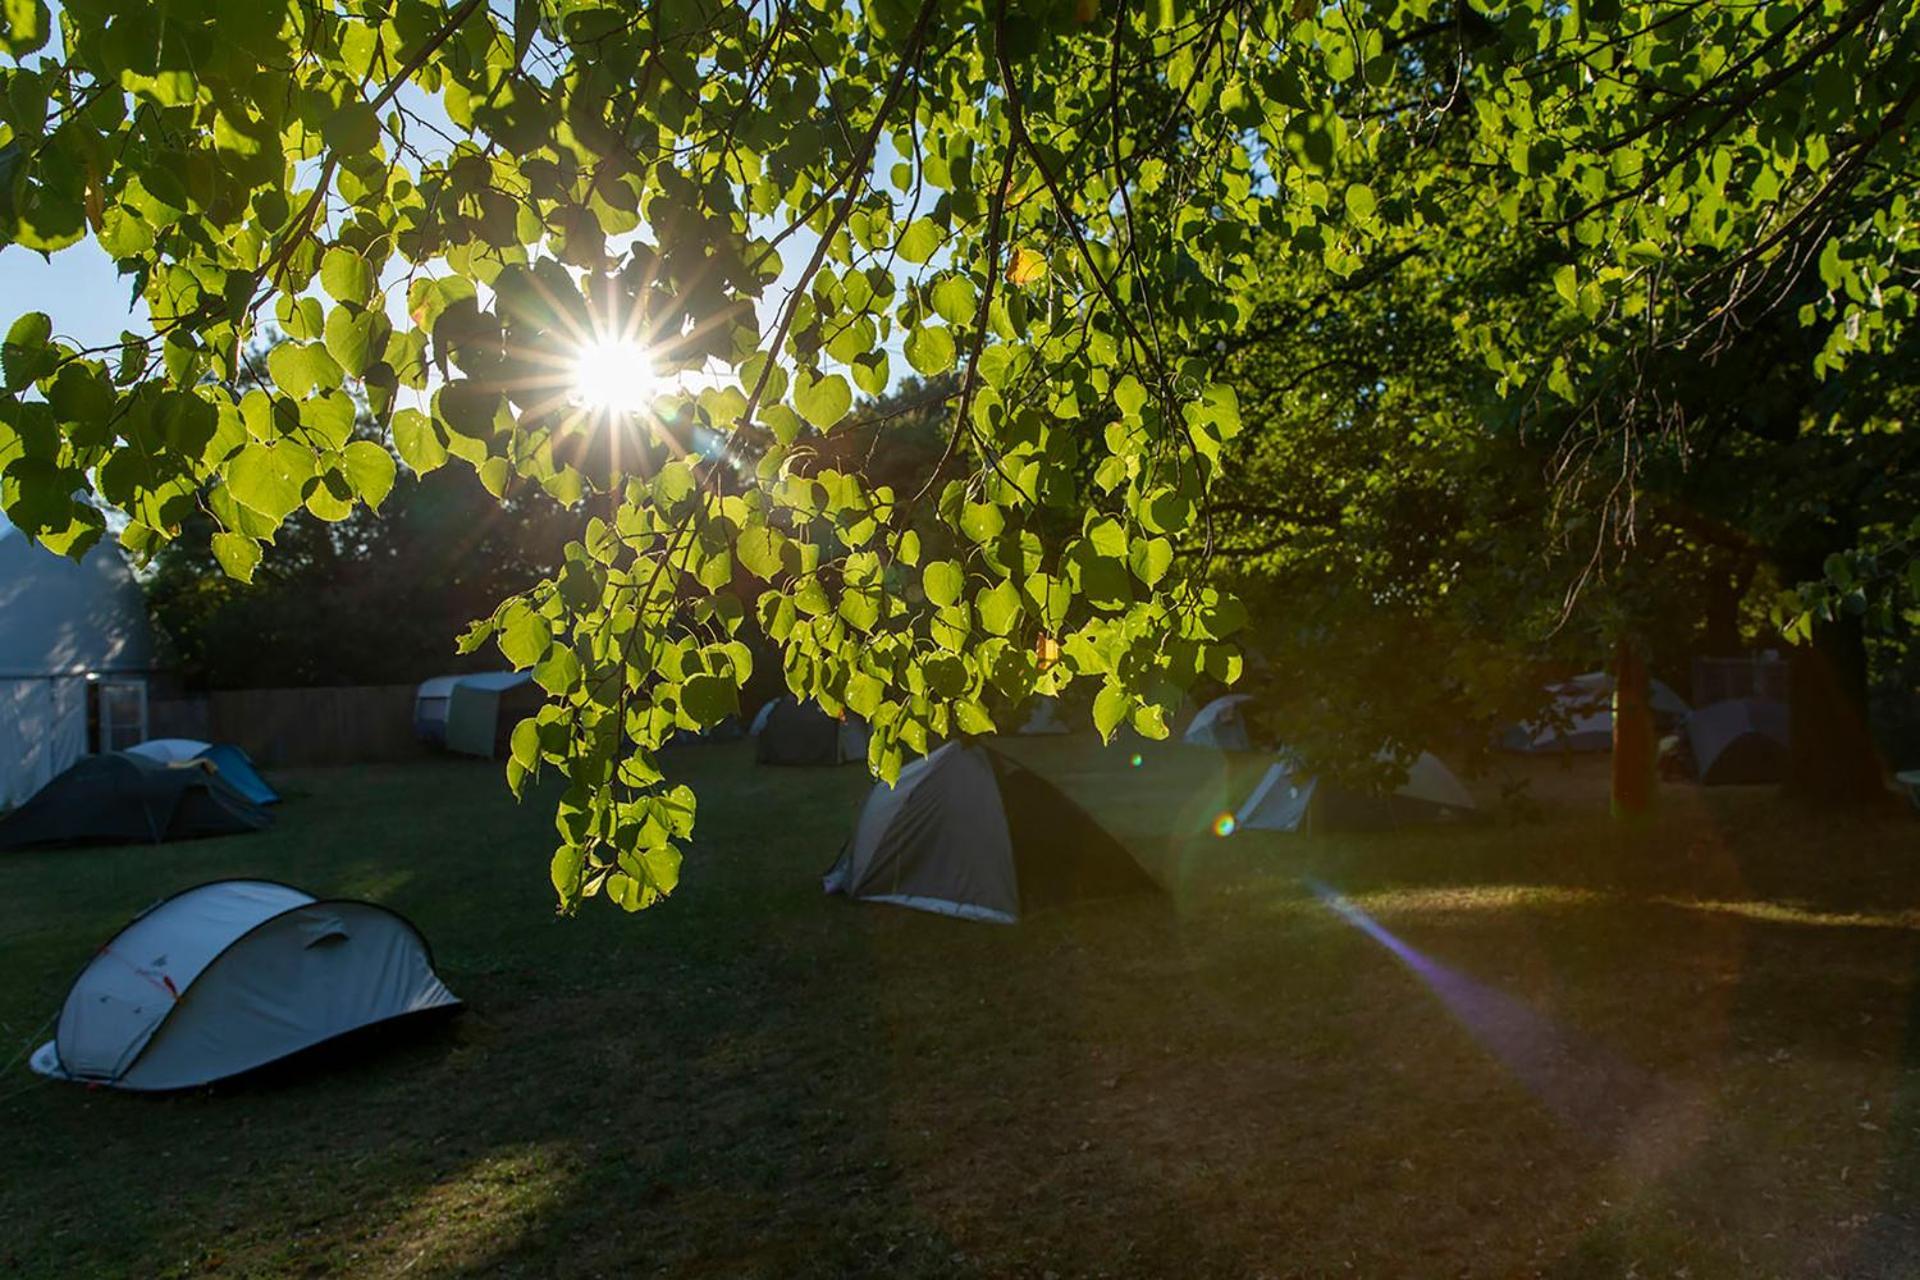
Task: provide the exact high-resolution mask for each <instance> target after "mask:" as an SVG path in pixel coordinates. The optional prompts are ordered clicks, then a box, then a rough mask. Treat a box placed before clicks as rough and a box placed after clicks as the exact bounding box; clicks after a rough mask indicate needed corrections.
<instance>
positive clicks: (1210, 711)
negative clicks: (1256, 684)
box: [1186, 693, 1253, 751]
mask: <svg viewBox="0 0 1920 1280" xmlns="http://www.w3.org/2000/svg"><path fill="white" fill-rule="evenodd" d="M1252 701H1253V696H1252V695H1251V694H1245V693H1229V694H1227V695H1226V696H1225V697H1222V698H1215V699H1214V700H1213V701H1212V702H1209V703H1208V704H1207V705H1206V706H1204V707H1202V708H1200V711H1199V713H1198V714H1196V715H1195V716H1194V717H1193V723H1192V724H1189V725H1188V726H1187V733H1186V741H1187V744H1188V745H1189V746H1195V747H1217V748H1219V749H1220V750H1222V751H1251V750H1253V736H1252V734H1251V733H1250V732H1249V731H1248V729H1247V720H1246V715H1245V711H1246V709H1247V705H1248V704H1249V703H1251V702H1252Z"/></svg>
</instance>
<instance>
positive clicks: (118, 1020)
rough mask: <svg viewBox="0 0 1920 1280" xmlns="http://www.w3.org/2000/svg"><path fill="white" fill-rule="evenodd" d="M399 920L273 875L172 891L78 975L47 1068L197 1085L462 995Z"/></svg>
mask: <svg viewBox="0 0 1920 1280" xmlns="http://www.w3.org/2000/svg"><path fill="white" fill-rule="evenodd" d="M459 1004H460V1001H459V1000H458V999H456V998H455V997H454V995H453V993H452V992H451V991H448V990H447V988H446V985H445V984H444V983H442V982H441V981H440V979H439V977H438V975H436V974H435V973H434V971H433V957H432V955H431V954H430V953H429V952H428V950H427V943H426V940H425V939H424V938H422V937H421V936H420V933H419V931H418V930H416V929H415V928H414V927H413V926H412V925H411V924H409V923H408V922H407V920H406V919H405V918H404V917H402V916H399V915H397V914H395V913H394V912H392V911H389V910H387V909H386V908H385V907H378V906H375V905H373V904H372V903H368V902H351V901H339V900H336V901H321V900H319V899H316V898H314V897H313V896H312V895H311V894H306V893H302V892H301V891H300V890H298V889H295V888H293V887H292V886H290V885H284V884H276V883H274V882H272V881H268V880H221V881H216V882H215V883H213V884H204V885H201V886H199V887H198V888H195V889H188V890H187V891H186V892H184V893H178V894H175V895H174V896H173V897H171V898H167V899H165V900H164V901H162V902H160V903H158V904H157V905H155V906H153V907H151V908H149V909H148V910H147V911H145V912H144V913H142V914H140V915H138V916H135V917H134V918H133V920H132V922H131V923H129V924H128V925H127V926H126V927H125V928H123V929H121V930H120V932H119V933H117V934H115V935H114V936H113V937H112V938H111V939H109V940H108V942H107V944H106V945H105V946H103V947H101V948H100V949H99V950H98V951H96V952H95V953H94V955H93V958H92V959H91V960H89V961H88V962H87V966H86V968H84V969H82V970H81V971H80V976H79V977H78V978H76V979H74V982H73V986H72V988H71V989H70V990H69V991H68V992H67V998H66V1002H65V1003H64V1004H63V1005H62V1006H61V1007H60V1017H59V1021H58V1023H57V1024H56V1026H55V1030H54V1037H53V1039H51V1040H49V1041H48V1042H47V1043H45V1044H43V1045H41V1046H40V1048H39V1049H38V1050H37V1051H36V1052H35V1053H34V1055H33V1058H32V1063H33V1069H34V1070H35V1071H38V1072H40V1073H41V1074H42V1075H47V1076H53V1077H55V1078H58V1079H63V1080H77V1081H82V1082H85V1083H88V1084H98V1085H110V1086H112V1087H114V1088H118V1089H134V1090H146V1091H153V1090H166V1089H191V1088H195V1087H197V1086H200V1085H206V1084H211V1083H213V1082H214V1081H216V1080H224V1079H226V1078H228V1077H230V1076H236V1075H239V1074H241V1073H242V1072H245V1071H251V1070H253V1069H255V1068H257V1067H263V1066H266V1065H267V1064H268V1063H271V1062H277V1061H279V1060H280V1059H282V1058H285V1057H287V1056H288V1055H290V1054H294V1053H298V1052H300V1051H301V1050H303V1049H311V1048H313V1047H314V1046H315V1045H319V1044H323V1043H325V1042H326V1041H328V1040H332V1039H334V1038H336V1037H339V1036H343V1035H346V1034H347V1033H348V1032H352V1031H358V1030H361V1029H362V1028H365V1027H370V1026H374V1025H377V1024H379V1023H382V1022H388V1021H391V1020H393V1019H395V1018H401V1017H405V1016H407V1015H409V1014H416V1013H424V1012H427V1011H429V1010H434V1009H452V1008H457V1007H458V1006H459Z"/></svg>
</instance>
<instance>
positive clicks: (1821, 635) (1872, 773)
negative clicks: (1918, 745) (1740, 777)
mask: <svg viewBox="0 0 1920 1280" xmlns="http://www.w3.org/2000/svg"><path fill="white" fill-rule="evenodd" d="M1789 661H1790V665H1789V668H1788V674H1789V676H1790V678H1791V680H1792V689H1791V691H1790V694H1789V696H1790V699H1791V706H1792V724H1791V727H1790V730H1789V733H1790V741H1791V746H1790V749H1789V752H1788V756H1789V766H1788V770H1789V771H1788V775H1787V789H1788V790H1789V791H1791V792H1793V793H1794V794H1796V795H1799V796H1802V797H1804V798H1806V799H1808V800H1812V801H1815V802H1817V803H1820V804H1863V803H1874V802H1880V801H1884V800H1885V799H1886V798H1887V791H1886V781H1885V777H1884V774H1883V772H1882V769H1881V765H1880V756H1879V752H1878V751H1877V750H1876V749H1875V747H1874V745H1873V737H1872V735H1871V734H1870V733H1869V732H1868V728H1867V643H1866V633H1865V629H1864V628H1863V626H1862V625H1861V620H1860V619H1859V618H1858V617H1855V616H1853V615H1851V614H1847V615H1842V616H1841V617H1840V618H1838V619H1836V620H1835V621H1832V622H1815V623H1814V626H1813V642H1812V643H1811V644H1804V645H1797V646H1795V647H1794V648H1793V649H1792V650H1791V653H1790V659H1789Z"/></svg>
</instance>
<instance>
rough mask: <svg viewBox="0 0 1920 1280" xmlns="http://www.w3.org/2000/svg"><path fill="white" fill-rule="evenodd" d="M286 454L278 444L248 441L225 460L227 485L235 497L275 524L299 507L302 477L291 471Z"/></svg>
mask: <svg viewBox="0 0 1920 1280" xmlns="http://www.w3.org/2000/svg"><path fill="white" fill-rule="evenodd" d="M296 447H297V446H296ZM286 456H287V455H285V454H284V453H282V452H280V448H279V446H275V447H273V448H269V447H268V446H266V445H263V444H250V445H248V446H246V447H245V448H243V449H242V450H240V452H239V453H237V454H235V455H234V457H233V460H232V461H231V462H229V463H228V464H227V489H228V491H229V492H231V493H232V494H233V498H234V501H236V502H238V503H239V504H240V505H241V506H243V507H246V508H248V509H250V510H253V511H257V512H259V513H260V514H261V515H263V516H265V517H266V518H267V519H268V520H269V521H270V522H272V523H273V524H275V525H278V524H279V523H280V522H281V521H282V520H285V519H286V518H287V517H288V516H290V515H292V514H293V513H294V512H295V511H297V510H298V509H299V507H300V482H301V480H303V479H304V477H296V476H295V475H294V474H293V473H292V472H291V470H290V469H289V468H288V467H287V465H286Z"/></svg>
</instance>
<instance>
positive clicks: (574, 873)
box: [547, 844, 587, 905]
mask: <svg viewBox="0 0 1920 1280" xmlns="http://www.w3.org/2000/svg"><path fill="white" fill-rule="evenodd" d="M586 870H587V853H586V850H584V849H582V848H580V847H579V846H578V845H570V844H569V845H562V846H561V847H560V848H558V849H556V850H554V853H553V861H552V862H551V863H550V864H549V865H548V868H547V874H548V876H549V878H550V879H551V880H552V881H553V889H554V892H555V893H557V894H559V895H560V901H561V903H562V904H564V905H571V904H572V903H573V902H574V901H575V900H576V899H577V898H578V897H579V894H580V889H581V886H582V883H583V882H584V880H585V878H586Z"/></svg>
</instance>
